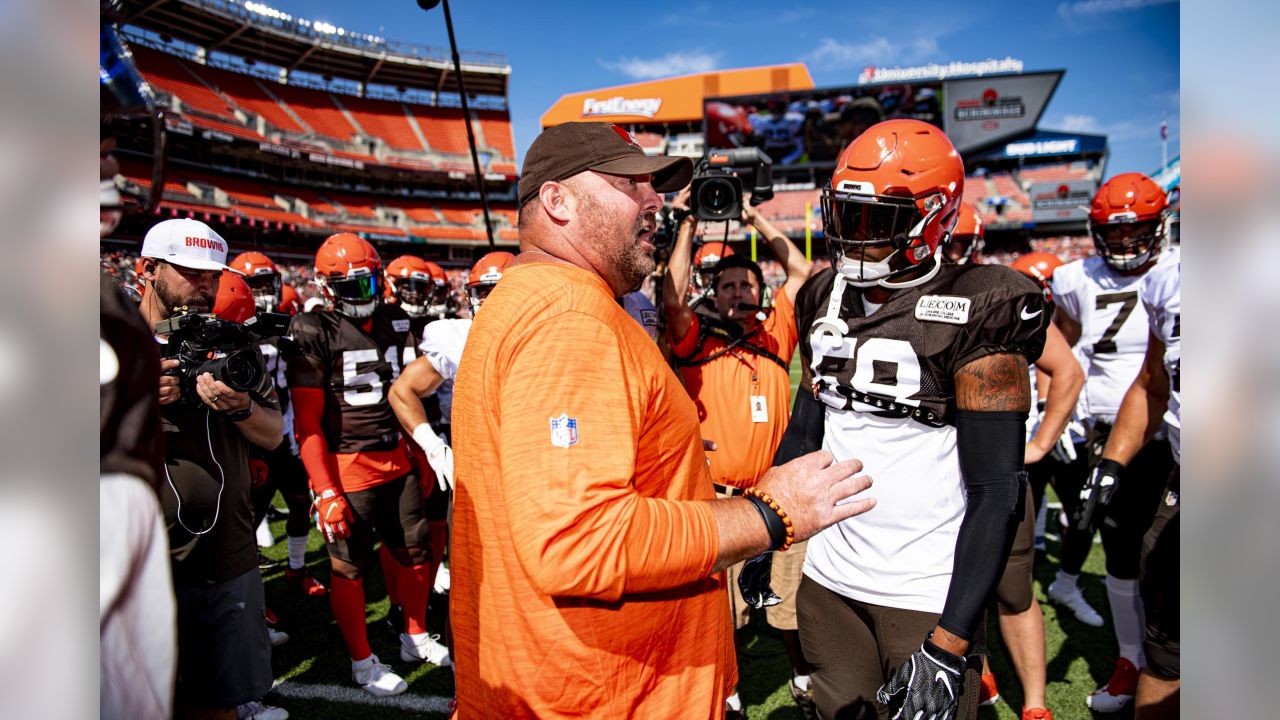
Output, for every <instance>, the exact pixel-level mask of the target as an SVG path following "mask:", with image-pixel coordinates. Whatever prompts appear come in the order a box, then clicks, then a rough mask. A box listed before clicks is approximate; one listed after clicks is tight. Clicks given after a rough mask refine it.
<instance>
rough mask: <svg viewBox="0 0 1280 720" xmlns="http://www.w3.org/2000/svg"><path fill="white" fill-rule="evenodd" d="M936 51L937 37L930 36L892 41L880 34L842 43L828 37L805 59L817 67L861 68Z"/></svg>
mask: <svg viewBox="0 0 1280 720" xmlns="http://www.w3.org/2000/svg"><path fill="white" fill-rule="evenodd" d="M937 53H938V41H937V40H935V39H934V38H917V39H915V40H913V41H910V42H906V43H895V42H893V41H891V40H889V38H886V37H884V36H880V37H874V38H871V39H870V40H866V41H864V42H854V43H843V42H840V41H838V40H835V39H833V38H829V37H828V38H823V39H822V42H821V43H819V44H818V47H817V48H815V49H814V50H813V51H812V52H810V53H809V54H808V55H806V56H805V60H806V61H808V62H809V63H810V64H811V65H813V66H814V67H816V68H818V69H819V70H838V69H849V70H861V69H862V68H863V67H864V66H866V65H885V64H893V63H915V62H920V61H922V60H925V59H927V58H929V57H931V56H934V55H937Z"/></svg>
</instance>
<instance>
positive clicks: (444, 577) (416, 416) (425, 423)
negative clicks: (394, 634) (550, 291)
mask: <svg viewBox="0 0 1280 720" xmlns="http://www.w3.org/2000/svg"><path fill="white" fill-rule="evenodd" d="M514 259H515V256H514V255H512V254H511V253H509V252H504V251H501V250H497V251H494V252H491V253H488V254H486V255H485V256H484V257H482V258H480V260H478V261H477V262H476V264H475V265H474V266H472V268H471V272H470V273H468V274H467V294H468V296H469V299H470V301H471V315H472V318H474V317H475V314H476V313H477V312H479V310H480V306H481V305H482V304H483V303H484V299H485V298H486V297H488V295H489V292H490V291H492V290H493V288H494V286H495V285H497V284H498V281H499V280H501V279H502V272H503V270H504V269H505V268H506V266H507V265H508V264H509V263H510V262H511V261H512V260H514ZM470 329H471V318H467V319H449V320H444V321H441V322H433V323H431V324H429V325H427V326H426V327H425V328H424V329H423V332H422V341H421V342H420V343H419V344H418V350H419V352H420V356H419V357H418V359H416V360H414V361H413V362H412V363H410V364H409V365H408V366H406V367H405V369H404V372H402V373H401V374H400V379H398V380H396V382H395V384H393V385H392V386H391V394H390V400H391V408H392V410H394V411H395V414H396V418H397V419H398V420H399V421H400V426H401V427H402V428H404V430H405V432H407V433H408V434H409V435H410V436H411V437H412V438H413V440H414V442H415V443H417V444H418V447H420V448H421V449H422V452H423V453H425V454H426V457H427V462H428V463H429V464H430V466H431V470H432V471H433V472H434V474H435V477H436V482H437V483H439V490H438V491H432V492H431V493H430V494H429V495H428V496H427V501H426V502H427V516H428V519H429V520H430V521H431V523H432V528H431V530H432V546H431V547H432V551H433V552H432V557H431V562H432V565H433V567H434V568H435V569H436V572H437V573H438V574H437V578H436V589H437V590H438V591H445V590H447V589H448V572H449V571H448V569H447V568H442V567H441V566H440V563H441V561H442V560H443V559H444V539H445V537H446V534H447V527H446V525H445V521H446V517H447V514H448V507H449V500H448V493H449V492H450V491H451V490H453V449H452V448H451V447H450V444H451V443H452V435H451V433H450V432H449V425H450V423H449V420H450V418H451V416H452V414H453V380H454V378H455V377H456V375H457V372H458V363H459V362H460V361H461V360H462V348H463V346H464V345H465V344H466V341H467V332H468V331H469V330H470ZM432 398H434V399H435V400H436V401H437V405H438V407H439V417H438V418H437V419H433V418H432V417H431V416H432V414H433V413H432V412H431V405H430V404H429V403H428V400H430V399H432ZM437 540H439V541H440V542H439V547H438V548H437V545H436V541H437Z"/></svg>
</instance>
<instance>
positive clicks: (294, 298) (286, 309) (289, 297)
mask: <svg viewBox="0 0 1280 720" xmlns="http://www.w3.org/2000/svg"><path fill="white" fill-rule="evenodd" d="M276 312H282V313H285V314H287V315H297V314H298V313H300V312H302V297H301V296H299V295H298V291H297V290H295V289H294V287H293V286H292V285H289V284H288V283H285V284H284V285H281V286H280V304H279V305H277V306H276Z"/></svg>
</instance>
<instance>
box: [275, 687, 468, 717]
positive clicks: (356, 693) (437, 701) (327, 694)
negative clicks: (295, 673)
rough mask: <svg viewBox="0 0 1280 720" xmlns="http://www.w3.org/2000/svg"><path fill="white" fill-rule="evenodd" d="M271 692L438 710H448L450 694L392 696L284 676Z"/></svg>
mask: <svg viewBox="0 0 1280 720" xmlns="http://www.w3.org/2000/svg"><path fill="white" fill-rule="evenodd" d="M271 694H272V695H275V696H277V697H282V698H296V699H299V700H325V701H328V702H340V703H349V704H352V705H373V706H376V707H391V708H396V709H398V710H408V711H411V712H429V713H439V714H441V715H443V714H445V713H446V712H448V708H449V698H447V697H441V696H439V695H414V694H413V693H404V694H402V695H392V696H391V697H374V696H373V695H370V694H369V693H367V692H365V691H364V690H361V689H360V688H358V687H356V686H354V685H318V684H311V683H300V682H294V681H292V680H286V681H284V682H282V683H279V684H278V685H276V686H275V687H273V688H272V689H271Z"/></svg>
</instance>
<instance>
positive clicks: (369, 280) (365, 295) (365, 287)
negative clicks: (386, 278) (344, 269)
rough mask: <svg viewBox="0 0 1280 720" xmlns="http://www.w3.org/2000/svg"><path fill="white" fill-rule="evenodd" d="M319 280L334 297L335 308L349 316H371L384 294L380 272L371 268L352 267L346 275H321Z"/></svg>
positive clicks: (327, 292) (326, 291) (328, 293)
mask: <svg viewBox="0 0 1280 720" xmlns="http://www.w3.org/2000/svg"><path fill="white" fill-rule="evenodd" d="M317 281H318V282H319V283H320V286H321V287H322V288H323V289H324V291H325V293H326V294H327V295H329V296H330V297H331V298H332V299H333V306H334V309H335V310H337V312H339V313H341V314H343V315H346V316H348V317H353V318H367V317H369V316H370V315H372V314H373V310H374V308H376V307H377V306H378V298H379V297H381V296H382V287H381V283H380V282H378V273H375V272H373V271H372V270H370V269H369V268H363V267H361V268H352V269H351V271H350V272H348V273H347V276H346V277H341V276H332V277H327V278H326V277H320V278H317Z"/></svg>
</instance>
